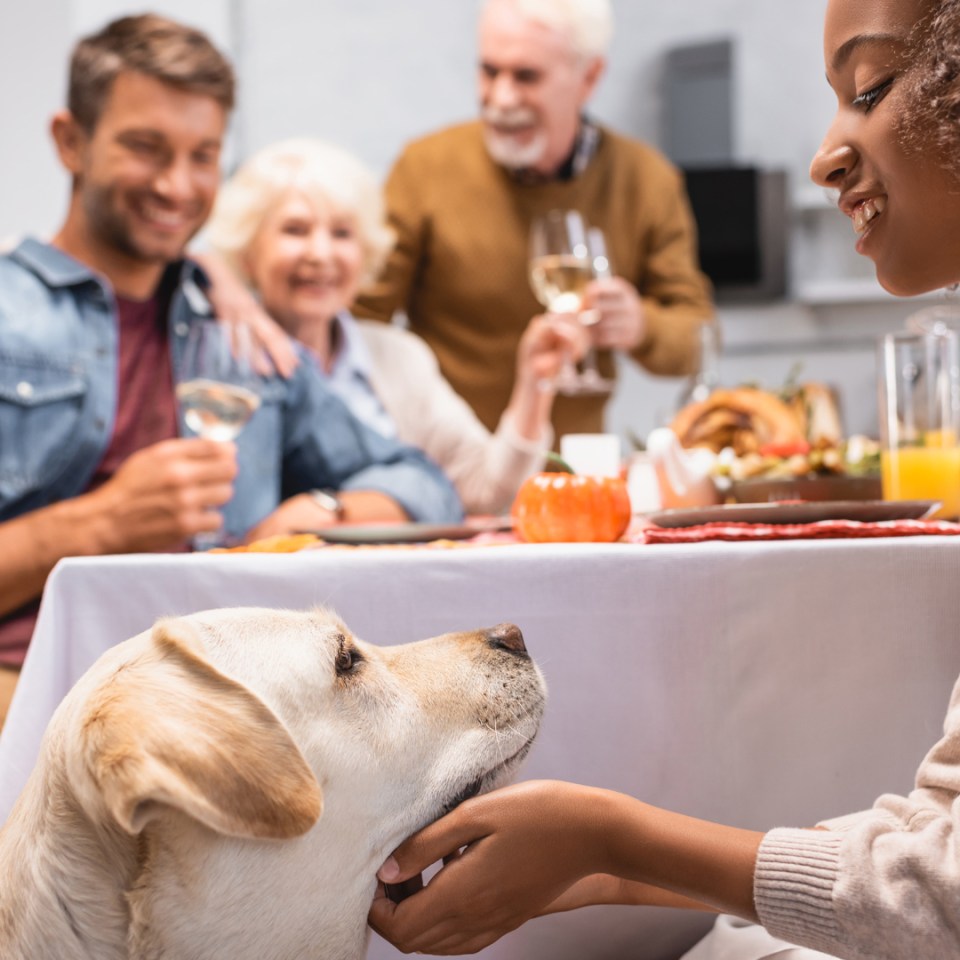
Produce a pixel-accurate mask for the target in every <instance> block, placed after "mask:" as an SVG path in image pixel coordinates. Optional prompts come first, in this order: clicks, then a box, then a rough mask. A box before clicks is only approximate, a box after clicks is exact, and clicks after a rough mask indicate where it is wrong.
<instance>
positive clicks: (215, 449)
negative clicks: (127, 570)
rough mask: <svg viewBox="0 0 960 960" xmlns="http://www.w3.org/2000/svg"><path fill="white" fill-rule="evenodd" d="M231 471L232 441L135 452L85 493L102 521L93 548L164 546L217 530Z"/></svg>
mask: <svg viewBox="0 0 960 960" xmlns="http://www.w3.org/2000/svg"><path fill="white" fill-rule="evenodd" d="M236 475H237V448H236V446H235V445H234V444H232V443H222V442H219V441H215V440H203V439H200V438H199V437H197V438H189V439H176V440H164V441H163V442H161V443H156V444H153V446H150V447H145V448H144V449H143V450H138V451H137V452H136V453H134V454H133V455H132V456H130V457H129V458H128V459H127V460H125V461H124V462H123V464H121V466H120V469H119V470H117V472H116V473H115V474H114V475H113V477H111V478H110V480H108V481H107V482H106V483H105V484H104V485H103V486H102V487H100V488H99V489H98V490H96V491H94V492H93V493H92V494H89V498H90V504H91V506H92V507H94V510H95V511H96V512H98V513H99V514H100V517H101V521H102V522H101V523H100V524H99V529H100V531H101V537H100V543H99V544H98V545H97V546H98V548H99V549H98V550H97V552H98V553H135V552H139V551H150V550H164V549H169V548H170V547H174V546H179V545H181V544H183V543H186V542H188V541H189V540H190V539H191V538H192V537H193V536H195V535H196V534H198V533H205V532H210V531H215V530H218V529H219V528H220V527H221V525H222V523H223V519H222V517H221V516H220V514H219V513H218V512H217V508H218V507H222V506H223V505H224V504H225V503H227V501H229V500H230V498H231V497H232V496H233V480H234V478H235V477H236Z"/></svg>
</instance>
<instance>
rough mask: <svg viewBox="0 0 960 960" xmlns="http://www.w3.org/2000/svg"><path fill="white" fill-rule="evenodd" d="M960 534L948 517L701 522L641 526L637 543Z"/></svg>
mask: <svg viewBox="0 0 960 960" xmlns="http://www.w3.org/2000/svg"><path fill="white" fill-rule="evenodd" d="M930 534H936V535H938V536H944V535H947V536H950V535H953V534H960V523H953V522H951V521H948V520H883V521H879V522H874V523H864V522H862V521H858V520H821V521H819V522H817V523H701V524H697V525H696V526H692V527H658V526H656V525H654V524H646V525H644V526H640V527H639V528H638V529H637V530H635V531H633V532H632V533H631V535H630V539H631V540H632V541H633V542H634V543H700V542H701V541H704V540H828V539H849V538H852V537H915V536H923V535H930Z"/></svg>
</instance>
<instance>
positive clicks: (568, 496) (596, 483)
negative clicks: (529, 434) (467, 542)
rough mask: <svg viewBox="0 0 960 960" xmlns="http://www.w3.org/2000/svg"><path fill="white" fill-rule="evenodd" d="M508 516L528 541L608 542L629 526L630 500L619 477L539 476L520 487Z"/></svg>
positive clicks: (552, 474) (617, 537) (618, 537)
mask: <svg viewBox="0 0 960 960" xmlns="http://www.w3.org/2000/svg"><path fill="white" fill-rule="evenodd" d="M511 516H512V517H513V525H514V529H515V530H516V532H517V533H518V534H519V535H520V536H521V537H522V538H523V539H524V540H526V541H528V542H530V543H571V542H576V543H586V542H596V543H609V542H611V541H613V540H619V539H620V537H621V536H623V533H624V531H625V530H626V529H627V525H628V524H629V523H630V497H629V496H628V495H627V486H626V484H625V483H624V482H623V480H622V479H621V478H620V477H584V476H579V475H577V474H573V473H537V474H534V475H533V476H532V477H528V478H527V479H526V480H525V481H524V483H523V486H521V487H520V490H519V492H518V493H517V497H516V499H515V500H514V502H513V509H512V510H511Z"/></svg>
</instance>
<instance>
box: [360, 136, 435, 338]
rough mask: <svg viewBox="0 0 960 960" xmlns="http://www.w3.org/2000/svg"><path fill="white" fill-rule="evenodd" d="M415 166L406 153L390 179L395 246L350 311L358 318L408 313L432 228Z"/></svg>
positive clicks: (388, 193)
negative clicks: (427, 235)
mask: <svg viewBox="0 0 960 960" xmlns="http://www.w3.org/2000/svg"><path fill="white" fill-rule="evenodd" d="M414 166H415V164H414V162H413V160H412V159H411V158H410V156H409V153H408V152H406V151H405V152H404V153H402V154H401V155H400V157H399V158H398V159H397V162H396V163H395V164H394V166H393V169H392V170H391V171H390V175H389V176H388V177H387V183H386V186H385V188H384V195H385V199H386V205H387V220H388V223H389V225H390V228H391V229H392V230H393V232H394V235H395V243H394V245H393V248H392V249H391V251H390V254H389V256H388V257H387V262H386V264H385V265H384V267H383V269H382V270H381V271H380V276H379V277H378V279H377V280H376V281H375V282H374V283H373V284H372V285H371V286H369V287H368V288H367V289H366V290H364V291H363V292H362V293H361V294H360V296H359V297H358V298H357V300H356V302H355V303H354V304H353V307H352V308H351V309H352V310H353V312H354V314H355V315H356V316H357V317H360V318H363V319H367V320H380V321H383V322H384V323H389V322H390V320H391V318H392V317H393V315H394V313H395V312H396V311H398V310H406V309H407V308H408V305H409V303H410V297H411V296H412V291H413V287H414V284H415V281H416V277H417V271H418V269H419V265H420V258H421V257H422V256H423V253H424V249H425V236H426V231H427V229H428V227H429V224H428V218H427V216H426V213H425V212H424V211H423V210H422V209H421V202H420V191H419V189H418V187H417V181H418V177H417V175H416V172H415V170H414Z"/></svg>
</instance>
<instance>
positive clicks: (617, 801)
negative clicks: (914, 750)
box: [370, 0, 960, 960]
mask: <svg viewBox="0 0 960 960" xmlns="http://www.w3.org/2000/svg"><path fill="white" fill-rule="evenodd" d="M824 52H825V59H826V68H827V79H828V81H829V83H830V85H831V87H832V88H833V90H834V92H835V94H836V97H837V112H836V117H835V119H834V122H833V124H832V125H831V127H830V130H829V131H828V133H827V135H826V137H825V139H824V142H823V145H822V146H821V148H820V151H819V152H818V154H817V156H816V157H815V159H814V161H813V166H812V169H811V174H812V176H813V179H814V180H815V181H816V182H817V183H819V184H820V185H822V186H824V187H829V188H832V189H835V190H837V191H838V192H839V205H840V209H841V211H842V212H843V213H844V214H846V215H847V216H848V217H849V218H850V221H851V225H852V228H853V229H852V231H851V239H853V238H855V242H856V249H857V250H858V251H859V252H860V253H861V254H863V255H864V256H867V257H869V258H870V259H871V260H872V261H873V262H874V264H875V266H876V271H877V278H878V279H879V281H880V282H881V284H883V286H884V287H885V288H886V289H887V290H889V291H890V292H892V293H896V294H899V295H903V296H906V295H912V294H918V293H921V292H923V291H926V290H934V289H937V288H938V287H943V286H948V285H952V284H956V283H957V282H958V281H960V152H958V150H960V0H828V4H827V15H826V28H825V32H824ZM911 642H914V641H913V638H911ZM917 649H918V655H920V656H922V655H923V654H922V645H920V646H919V647H918V648H917ZM824 669H825V670H829V669H830V665H829V664H828V663H825V664H824ZM851 693H852V692H851ZM799 695H801V696H802V692H801V693H800V694H799ZM810 709H811V710H815V709H816V705H815V704H811V705H810ZM866 748H867V747H865V749H866ZM869 749H873V750H876V749H878V745H877V744H875V743H874V744H871V745H869ZM789 762H790V758H789V757H788V756H785V757H784V764H785V765H788V764H789ZM770 776H771V777H773V776H775V773H774V771H770ZM742 789H743V790H744V791H745V792H746V791H750V790H753V789H758V786H757V785H756V784H751V783H744V784H743V785H742ZM442 857H447V858H448V859H447V861H445V862H446V864H447V865H446V866H444V867H443V869H441V870H440V871H439V872H438V873H437V874H436V875H435V876H434V877H433V878H432V879H431V880H430V883H429V884H428V885H427V886H426V888H425V889H424V890H423V891H422V892H420V893H415V894H414V895H413V896H411V897H410V898H409V899H406V900H404V901H403V902H402V903H399V904H395V903H393V902H391V901H390V900H388V899H387V898H386V897H385V896H383V895H381V896H380V897H378V898H377V899H376V900H375V901H374V905H373V909H372V911H371V915H370V922H371V925H372V926H373V927H374V928H375V929H376V930H378V931H379V932H380V933H381V934H382V935H383V936H385V937H386V938H387V939H389V940H391V941H392V942H394V943H396V944H398V945H400V946H401V947H402V948H403V949H404V951H405V952H406V951H413V950H415V951H418V952H421V953H437V954H459V953H466V952H474V951H476V950H479V949H481V948H482V947H484V946H486V945H487V944H489V943H491V942H492V941H494V940H495V939H496V938H497V937H499V936H501V935H503V934H504V933H507V932H508V931H510V930H512V929H514V928H515V927H517V926H519V925H520V924H521V923H523V922H524V921H526V920H527V919H528V918H530V917H533V916H537V915H540V914H544V913H550V912H553V911H558V910H569V909H573V908H575V907H580V906H585V905H587V904H597V903H633V904H660V905H669V906H677V907H695V908H699V909H703V910H720V911H727V912H729V913H732V914H735V915H736V918H732V917H729V916H725V917H722V918H721V919H720V921H718V923H717V925H716V926H715V928H714V932H713V933H712V934H711V935H710V936H709V937H708V938H707V940H705V941H703V942H702V943H701V944H699V945H698V946H696V947H694V949H693V951H692V952H691V953H690V954H689V955H688V957H687V960H759V958H761V957H766V958H771V960H772V958H774V957H775V958H777V960H814V958H821V957H823V956H824V954H823V953H820V952H819V951H826V955H827V956H829V957H834V956H835V957H842V958H848V960H916V958H930V960H932V958H937V960H945V958H948V957H950V958H956V957H960V681H958V682H957V684H956V685H955V686H954V690H953V694H952V696H951V699H950V704H949V706H948V711H947V716H946V721H945V723H944V732H943V736H942V737H941V739H940V740H939V741H938V742H937V743H936V744H934V745H933V746H932V747H931V749H930V751H929V752H928V753H927V755H926V757H925V758H924V759H923V760H922V761H921V763H920V766H919V768H918V771H917V776H916V784H915V789H914V790H913V791H911V792H910V793H909V794H908V795H906V796H897V795H895V794H892V793H890V794H885V795H883V796H881V797H880V798H879V799H878V800H877V801H876V802H875V803H874V805H873V807H871V808H870V809H868V810H862V811H859V812H855V813H848V814H846V815H845V816H839V817H836V818H834V819H831V820H828V821H825V822H824V823H822V824H820V825H819V827H818V828H816V829H797V828H787V827H778V828H775V829H772V830H769V831H767V832H760V831H753V830H745V829H739V828H734V827H727V826H722V825H719V824H715V823H708V822H705V821H701V820H695V819H693V818H691V817H686V816H682V815H680V814H676V813H671V812H669V811H667V810H661V809H657V808H654V807H651V806H649V805H647V804H644V803H642V802H641V801H639V800H635V799H633V798H631V797H626V796H624V795H622V794H618V793H614V792H612V791H609V790H602V789H599V788H593V787H587V786H579V785H576V784H570V783H558V782H549V781H548V782H530V783H524V784H519V785H517V786H514V787H508V788H507V789H505V790H501V791H494V792H493V793H489V794H487V795H485V796H482V797H477V798H475V799H473V800H469V801H467V802H466V803H464V804H463V805H461V806H460V807H458V808H457V809H456V810H454V811H453V812H452V813H450V814H448V815H447V816H445V817H443V818H442V819H440V820H438V821H437V822H436V823H434V824H431V825H430V826H428V827H427V828H426V829H424V830H423V831H421V832H420V833H418V834H417V835H416V836H414V837H413V838H411V839H409V840H408V841H407V842H406V843H404V844H403V845H402V846H401V847H400V848H399V849H398V850H397V851H396V852H395V854H394V856H393V857H391V858H390V859H389V860H388V861H387V863H386V864H384V866H383V868H382V869H381V871H380V877H381V879H382V880H383V881H384V882H385V883H389V884H401V883H403V882H404V881H406V880H407V879H409V878H410V877H413V876H415V875H416V874H417V873H419V872H420V871H421V870H422V869H424V868H426V867H427V866H428V865H429V864H433V863H435V862H437V861H438V860H440V859H441V858H442ZM758 924H762V926H759V925H758ZM776 937H782V938H784V939H785V940H787V941H789V943H785V942H783V941H781V940H778V939H775V938H776ZM790 943H795V944H800V945H801V946H799V947H792V946H790ZM637 949H638V950H639V951H642V950H643V945H642V944H638V945H637Z"/></svg>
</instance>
